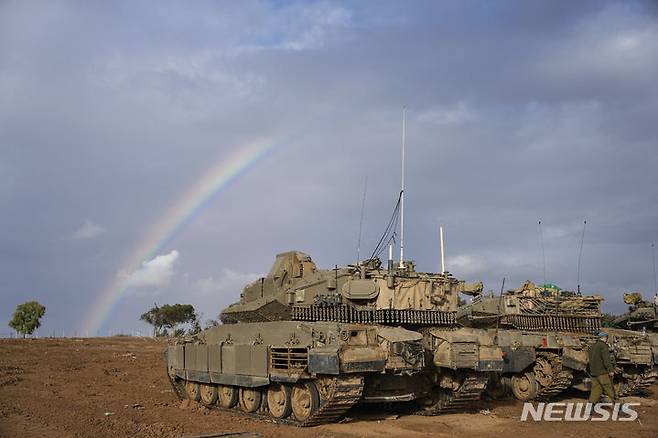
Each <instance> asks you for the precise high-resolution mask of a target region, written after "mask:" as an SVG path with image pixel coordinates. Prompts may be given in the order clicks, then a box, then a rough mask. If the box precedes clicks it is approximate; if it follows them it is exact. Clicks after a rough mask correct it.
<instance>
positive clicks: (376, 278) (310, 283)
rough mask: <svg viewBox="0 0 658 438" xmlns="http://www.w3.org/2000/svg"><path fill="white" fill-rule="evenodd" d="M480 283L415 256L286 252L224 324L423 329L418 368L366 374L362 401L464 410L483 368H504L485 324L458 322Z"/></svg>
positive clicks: (225, 315)
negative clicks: (350, 257)
mask: <svg viewBox="0 0 658 438" xmlns="http://www.w3.org/2000/svg"><path fill="white" fill-rule="evenodd" d="M478 288H481V284H475V285H468V284H466V283H464V282H463V281H459V280H457V279H455V278H454V277H452V276H451V275H450V274H447V273H445V274H436V273H421V272H417V271H416V269H415V266H414V263H413V262H405V263H403V264H402V265H401V266H400V265H397V266H394V265H393V262H392V261H391V260H389V263H388V266H387V268H386V269H383V268H382V263H381V261H380V260H379V259H377V258H373V259H370V260H367V261H364V262H362V263H359V264H358V265H351V266H346V267H340V268H339V267H335V268H334V269H325V270H321V269H318V268H317V266H316V265H315V263H313V261H312V260H311V258H310V257H309V256H308V255H306V254H304V253H301V252H298V251H291V252H286V253H282V254H279V255H277V257H276V261H275V263H274V266H273V267H272V270H271V271H270V272H269V274H268V275H267V276H266V277H264V278H261V279H258V280H256V281H255V282H253V283H251V284H250V285H248V286H247V287H246V288H245V289H244V292H243V294H242V296H241V299H240V302H239V303H236V304H234V305H231V306H229V307H228V308H227V309H226V310H224V311H223V312H222V314H221V320H222V321H223V322H224V323H238V322H239V323H243V322H253V321H276V320H293V321H300V322H306V323H319V322H334V323H345V324H370V325H376V326H385V327H400V328H404V329H405V330H410V331H413V332H416V333H420V334H421V335H422V343H423V346H424V349H425V356H426V359H425V370H424V372H423V373H420V375H413V376H409V375H407V376H400V375H386V374H384V375H378V376H372V377H369V378H367V379H366V383H365V388H364V393H363V397H362V401H363V402H365V403H368V402H372V403H375V402H396V401H412V400H415V401H417V402H419V403H420V405H421V406H422V409H421V410H420V412H421V413H424V414H428V415H432V414H438V413H441V412H448V411H454V410H458V409H463V408H464V407H466V406H468V405H469V404H470V403H471V402H472V401H474V400H476V399H479V398H480V395H481V393H482V392H483V391H484V389H485V388H486V383H487V381H488V379H489V374H490V373H491V372H494V371H500V370H502V365H503V361H502V352H501V350H500V349H499V348H498V347H497V346H496V345H495V344H494V342H493V339H492V338H491V336H490V335H489V333H488V332H487V331H486V330H479V329H471V328H459V327H457V324H456V320H455V312H456V310H457V308H458V305H459V293H460V292H468V291H471V290H476V289H478Z"/></svg>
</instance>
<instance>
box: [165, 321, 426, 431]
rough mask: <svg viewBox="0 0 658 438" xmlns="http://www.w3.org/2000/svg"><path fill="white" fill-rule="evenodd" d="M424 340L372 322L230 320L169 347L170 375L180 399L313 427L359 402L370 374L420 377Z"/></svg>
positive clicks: (382, 377) (372, 375)
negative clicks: (373, 324) (374, 324)
mask: <svg viewBox="0 0 658 438" xmlns="http://www.w3.org/2000/svg"><path fill="white" fill-rule="evenodd" d="M421 339H422V336H421V335H420V334H418V333H416V332H411V331H408V330H404V329H402V328H392V327H381V326H372V325H366V324H344V323H332V322H318V323H306V322H297V321H274V322H259V323H240V324H224V325H219V326H216V327H212V328H209V329H206V330H204V331H202V332H201V333H199V334H198V335H196V336H194V337H191V338H188V339H184V340H181V341H179V342H178V343H177V344H175V345H172V346H169V347H168V349H167V353H166V356H167V374H168V376H169V379H170V381H171V384H172V386H173V388H174V390H175V392H176V394H177V395H178V397H179V398H181V399H189V400H192V401H196V402H200V403H203V404H204V405H206V406H208V407H216V408H220V409H233V410H236V411H238V412H242V413H243V414H245V415H251V416H256V417H260V418H267V419H269V420H272V421H276V422H283V423H287V424H294V425H297V426H315V425H319V424H323V423H330V422H333V421H336V420H337V419H339V418H340V417H341V416H342V415H343V414H345V412H347V411H348V410H349V409H350V408H351V407H352V406H354V405H355V404H356V403H358V402H359V401H360V400H361V398H362V396H363V392H364V387H365V385H366V382H367V381H368V380H369V379H370V378H371V377H376V378H378V379H384V377H386V376H391V375H397V376H404V377H405V378H408V379H412V378H414V376H415V375H418V374H419V372H420V371H422V370H423V369H424V354H423V347H422V345H421V342H420V341H421ZM380 392H383V393H385V394H387V395H390V394H391V393H392V392H393V391H392V390H391V389H389V388H383V389H382V388H380Z"/></svg>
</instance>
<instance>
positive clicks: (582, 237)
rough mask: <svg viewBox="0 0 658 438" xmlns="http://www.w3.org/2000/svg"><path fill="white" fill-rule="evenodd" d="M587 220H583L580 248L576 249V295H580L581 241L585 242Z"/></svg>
mask: <svg viewBox="0 0 658 438" xmlns="http://www.w3.org/2000/svg"><path fill="white" fill-rule="evenodd" d="M586 227H587V221H586V220H584V221H583V234H581V236H580V250H579V251H578V295H580V259H581V258H582V257H583V243H584V242H585V228H586Z"/></svg>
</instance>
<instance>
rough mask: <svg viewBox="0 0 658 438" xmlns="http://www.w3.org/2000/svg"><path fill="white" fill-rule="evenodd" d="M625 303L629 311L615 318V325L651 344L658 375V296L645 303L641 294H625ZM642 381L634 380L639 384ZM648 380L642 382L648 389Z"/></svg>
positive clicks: (654, 372) (654, 366)
mask: <svg viewBox="0 0 658 438" xmlns="http://www.w3.org/2000/svg"><path fill="white" fill-rule="evenodd" d="M624 303H626V304H628V305H629V308H628V311H627V312H626V313H624V314H623V315H621V316H619V317H617V318H615V320H614V321H613V325H614V326H615V327H617V328H619V329H626V330H633V331H637V332H639V333H641V334H642V337H646V338H647V339H648V341H649V343H650V344H651V351H652V356H653V370H652V371H653V374H654V375H655V374H658V371H657V370H658V295H654V299H653V302H651V301H645V300H644V299H643V297H642V294H641V293H639V292H632V293H624ZM638 380H640V379H637V378H636V379H634V381H635V382H637V381H638ZM647 380H649V379H642V380H640V382H641V384H642V386H643V387H644V388H646V386H648V385H647Z"/></svg>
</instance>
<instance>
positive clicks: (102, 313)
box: [82, 141, 274, 336]
mask: <svg viewBox="0 0 658 438" xmlns="http://www.w3.org/2000/svg"><path fill="white" fill-rule="evenodd" d="M273 147H274V143H273V142H269V141H255V142H252V143H249V144H247V145H245V146H243V147H241V148H238V149H237V150H235V151H234V152H233V153H231V154H230V155H229V156H227V157H224V158H222V159H221V160H219V161H218V162H217V164H215V165H214V166H213V167H212V168H210V170H208V171H207V172H206V173H205V174H204V175H203V177H202V178H200V179H199V180H198V181H197V182H196V183H195V184H194V185H193V186H192V187H191V188H189V189H188V190H187V191H185V192H184V194H183V196H181V197H180V198H179V199H178V201H177V202H176V203H175V204H173V205H172V206H171V208H170V209H169V210H168V211H167V212H166V214H165V215H164V216H163V219H162V220H161V221H159V222H158V223H156V224H155V225H154V226H152V227H149V228H148V233H147V234H146V236H145V237H144V239H142V241H141V242H139V244H138V245H137V246H136V247H135V248H134V249H133V251H131V252H130V255H129V256H128V257H127V258H126V260H124V262H123V263H122V264H121V266H122V267H123V269H122V270H120V271H119V272H128V273H131V272H134V271H135V270H137V269H138V268H139V267H140V266H142V264H143V263H144V262H145V261H147V260H150V259H152V258H153V257H154V256H156V255H157V253H158V251H159V250H160V249H161V248H162V247H163V246H164V245H165V244H166V243H167V242H169V241H170V240H171V239H172V237H173V236H174V235H175V234H176V233H177V232H178V231H179V230H180V229H181V228H183V227H184V226H185V225H186V224H188V223H189V222H190V221H191V220H192V219H193V218H194V216H195V215H196V214H197V213H198V212H199V211H201V210H202V209H203V208H204V207H205V206H207V205H208V204H209V203H210V201H212V200H213V198H215V196H217V194H218V193H220V192H221V191H222V189H224V188H226V187H227V186H228V185H229V184H230V183H231V182H232V181H234V180H235V179H236V178H237V177H239V176H240V175H241V174H243V173H244V172H246V171H247V170H249V169H250V168H251V167H252V166H253V165H254V164H255V163H257V162H258V161H259V160H260V159H261V158H263V157H264V156H266V155H267V153H268V152H269V151H271V150H272V149H273ZM127 277H128V276H127V275H119V274H117V275H116V276H115V278H114V279H113V281H112V282H111V283H110V284H109V285H108V286H107V287H106V288H105V289H103V291H102V292H101V293H100V295H99V296H98V298H97V299H96V301H95V302H94V304H93V306H92V307H91V309H90V311H89V312H88V313H87V317H86V318H85V320H84V323H83V326H82V333H87V334H88V335H91V336H94V335H97V334H98V331H99V329H100V328H101V327H102V326H103V324H104V323H105V321H107V319H108V318H109V316H110V315H111V314H112V312H113V311H114V309H115V307H116V306H117V304H118V303H119V301H120V300H121V297H122V296H123V294H124V293H125V290H126V281H127V279H128V278H127Z"/></svg>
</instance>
